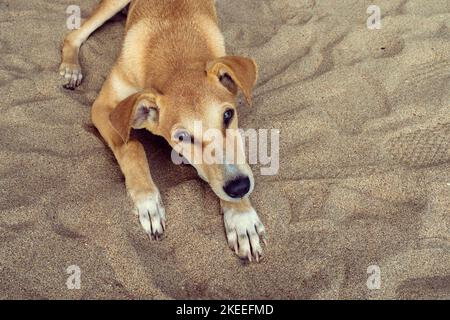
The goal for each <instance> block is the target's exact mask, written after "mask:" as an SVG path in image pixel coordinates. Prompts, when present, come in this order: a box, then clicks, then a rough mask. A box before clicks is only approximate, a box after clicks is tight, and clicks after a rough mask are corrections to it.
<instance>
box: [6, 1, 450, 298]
mask: <svg viewBox="0 0 450 320" xmlns="http://www.w3.org/2000/svg"><path fill="white" fill-rule="evenodd" d="M75 2H76V3H80V4H81V7H82V12H83V16H84V17H86V16H88V15H89V12H90V11H91V9H92V8H93V6H94V5H95V3H96V1H95V0H83V1H75ZM73 3H74V1H73V0H59V1H46V0H33V1H30V0H0V97H1V99H0V101H1V102H0V112H1V115H2V116H1V118H0V133H1V134H0V146H1V148H0V212H1V214H0V242H1V245H0V298H1V299H6V298H13V299H18V298H33V299H38V298H45V299H96V298H99V299H109V298H112V299H119V298H123V299H137V298H140V299H180V298H187V299H197V298H237V299H241V298H255V299H266V298H267V299H280V298H288V299H328V298H329V299H406V298H413V299H422V298H447V299H449V298H450V233H449V230H450V211H449V210H450V209H449V208H450V171H449V169H450V113H449V107H450V81H449V80H450V2H448V1H447V0H379V1H377V4H378V5H379V6H380V7H381V10H382V14H383V20H382V29H381V30H369V29H367V27H366V19H367V18H368V17H369V15H368V14H367V13H366V9H367V7H368V6H369V5H370V4H372V3H371V1H365V0H341V1H335V0H316V1H314V0H264V1H261V0H227V1H221V0H219V1H218V11H219V15H220V19H221V27H222V30H223V31H224V34H225V36H226V41H227V46H228V52H229V53H230V54H240V55H249V56H252V57H254V58H255V59H256V60H257V61H258V63H259V65H260V68H261V72H260V80H259V83H258V87H257V89H256V91H255V98H254V107H253V108H251V109H249V108H243V109H241V119H240V123H241V126H242V127H244V128H267V129H270V128H277V129H281V147H280V148H281V149H280V152H281V154H280V165H281V167H280V172H279V174H278V175H276V176H261V175H260V174H259V172H260V171H259V166H258V165H256V166H254V167H253V168H254V172H255V175H256V182H257V187H256V190H255V192H254V193H253V195H252V200H253V202H254V205H255V208H256V209H257V210H258V212H259V213H260V216H261V218H262V220H263V221H264V223H265V225H266V227H267V229H268V235H269V246H268V247H267V248H266V249H265V259H264V260H263V262H262V263H260V264H251V265H249V264H245V263H242V262H241V261H239V260H238V259H237V258H235V256H234V255H233V253H232V252H231V251H230V250H229V249H228V248H227V245H226V241H225V234H224V231H223V223H222V218H221V214H220V211H219V204H218V200H217V198H216V197H215V196H214V195H213V193H212V192H211V191H210V189H209V187H208V186H207V185H206V184H205V183H203V182H202V181H200V179H198V178H197V177H196V173H195V171H194V170H193V169H192V168H191V167H189V166H175V165H174V164H172V163H171V162H170V149H169V148H168V147H167V145H166V144H165V143H164V142H162V141H161V140H159V139H156V138H154V137H152V136H151V135H150V134H146V133H138V135H140V138H141V139H142V141H145V145H146V149H147V150H148V156H149V159H150V162H151V168H152V172H153V176H154V179H155V181H156V182H157V184H158V185H159V187H160V190H161V193H162V197H163V201H164V203H165V205H166V210H167V213H168V219H169V221H168V231H167V234H166V238H165V239H164V240H163V241H162V242H160V243H156V242H150V241H149V240H148V238H147V237H146V236H145V234H144V233H143V232H142V230H141V227H140V226H139V223H138V220H137V218H136V217H135V216H134V215H133V214H132V211H131V209H132V204H131V202H130V200H129V199H128V198H127V196H126V192H125V186H124V181H123V177H122V175H121V173H120V170H119V167H118V166H117V164H116V163H115V160H114V158H113V156H112V154H111V152H110V151H109V150H108V149H107V148H106V147H105V145H104V144H103V142H102V140H101V139H100V138H99V136H98V134H97V133H96V130H95V129H94V128H93V126H92V124H91V121H90V106H91V105H92V103H93V101H94V100H95V97H96V96H97V94H98V92H99V89H100V87H101V85H102V83H103V81H104V80H105V77H106V76H107V75H108V72H109V70H110V68H111V66H112V64H113V63H114V60H115V57H116V56H117V55H118V52H119V48H120V45H121V41H122V39H123V28H124V19H125V17H124V16H123V15H118V16H117V17H115V18H114V19H113V20H112V21H111V22H108V23H107V24H106V25H105V26H103V27H102V28H100V29H99V30H98V32H96V33H95V34H94V35H93V36H92V37H91V38H90V39H89V41H88V42H87V43H86V44H85V45H84V47H83V48H82V51H81V62H82V65H83V69H84V74H85V80H84V83H83V85H82V86H81V87H80V88H79V89H77V90H76V91H73V92H70V91H66V90H64V89H63V88H62V84H63V81H62V79H60V77H59V75H58V73H57V70H58V63H59V60H60V46H61V42H62V40H63V38H64V35H65V34H66V33H67V32H68V31H67V29H66V27H65V20H66V13H65V10H66V7H67V6H68V5H70V4H73ZM71 265H77V266H79V267H80V269H81V289H80V290H68V288H67V286H66V280H67V278H68V276H69V275H68V274H67V273H66V269H67V268H68V267H69V266H71ZM371 265H377V266H379V268H380V270H381V286H380V289H379V290H371V289H369V288H368V287H367V284H366V282H367V279H368V277H369V274H368V273H367V268H368V267H369V266H371Z"/></svg>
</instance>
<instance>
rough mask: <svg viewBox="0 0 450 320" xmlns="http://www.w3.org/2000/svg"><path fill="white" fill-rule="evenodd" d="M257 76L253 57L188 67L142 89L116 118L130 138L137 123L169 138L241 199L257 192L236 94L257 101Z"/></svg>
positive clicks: (217, 188) (220, 191)
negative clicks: (161, 83)
mask: <svg viewBox="0 0 450 320" xmlns="http://www.w3.org/2000/svg"><path fill="white" fill-rule="evenodd" d="M256 79H257V67H256V65H255V63H254V62H253V60H250V59H246V58H242V57H224V58H221V59H218V60H216V61H213V62H211V63H209V64H208V65H207V66H205V69H202V68H192V69H189V68H185V69H183V70H181V69H180V71H179V72H178V73H176V74H174V75H173V76H172V77H171V79H170V81H169V82H168V84H167V85H166V86H165V88H164V92H161V93H159V92H155V90H150V91H145V92H142V93H137V94H134V95H132V96H130V97H129V98H127V99H125V100H124V101H122V102H121V103H120V104H119V105H118V106H117V107H116V109H115V110H114V111H113V112H112V114H111V117H110V119H111V123H112V125H113V127H114V128H115V129H116V131H117V132H118V133H119V134H120V136H121V137H122V139H123V140H124V141H125V142H127V141H128V139H129V134H130V130H131V128H135V129H142V128H145V129H147V130H149V131H150V132H152V133H154V134H156V135H160V136H162V137H164V138H165V139H166V140H167V142H168V143H169V144H170V145H171V146H172V147H173V148H174V150H175V151H176V154H180V155H182V156H183V157H184V158H185V159H187V160H188V161H189V162H190V163H191V164H192V165H193V166H194V167H195V168H196V169H197V172H198V174H199V175H200V177H201V178H202V179H204V180H205V181H207V182H208V183H209V184H210V185H211V188H212V189H213V191H214V192H215V193H216V194H217V196H219V197H220V198H221V199H223V200H225V201H238V200H240V199H242V198H244V197H246V196H248V195H249V194H250V193H251V192H252V191H253V186H254V179H253V174H252V172H251V169H250V167H249V166H248V164H247V163H246V161H245V153H244V149H243V145H242V140H241V136H240V134H239V131H238V113H237V109H236V97H237V94H238V92H239V91H241V92H242V93H243V94H244V96H245V97H246V99H247V103H248V104H251V92H252V89H253V86H254V85H255V83H256Z"/></svg>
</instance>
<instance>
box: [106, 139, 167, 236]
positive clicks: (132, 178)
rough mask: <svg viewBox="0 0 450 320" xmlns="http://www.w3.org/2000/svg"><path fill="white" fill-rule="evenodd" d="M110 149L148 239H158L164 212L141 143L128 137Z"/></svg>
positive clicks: (163, 220)
mask: <svg viewBox="0 0 450 320" xmlns="http://www.w3.org/2000/svg"><path fill="white" fill-rule="evenodd" d="M113 151H114V155H115V156H116V158H117V161H118V163H119V165H120V168H121V170H122V172H123V174H124V176H125V183H126V186H127V191H128V194H129V195H130V197H131V199H132V200H133V203H134V205H135V213H136V214H137V215H138V216H139V221H140V222H141V225H142V227H143V228H144V230H145V232H146V233H147V234H148V235H149V237H150V238H151V239H155V240H159V239H160V237H161V236H162V234H163V233H164V229H165V220H166V214H165V209H164V206H163V204H162V201H161V195H160V193H159V190H158V188H157V187H156V185H155V183H154V182H153V179H152V177H151V174H150V169H149V166H148V162H147V156H146V154H145V151H144V147H143V146H142V144H141V143H140V142H139V141H137V140H130V141H129V142H128V143H126V144H123V145H121V146H120V147H119V148H115V150H114V149H113Z"/></svg>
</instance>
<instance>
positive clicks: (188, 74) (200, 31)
mask: <svg viewBox="0 0 450 320" xmlns="http://www.w3.org/2000/svg"><path fill="white" fill-rule="evenodd" d="M130 2H131V4H130V7H129V11H128V19H127V22H126V36H125V41H124V44H123V48H122V52H121V54H120V56H119V58H118V60H117V62H116V64H115V65H114V67H113V69H112V72H111V74H110V76H109V77H108V79H107V80H106V82H105V83H104V85H103V88H102V90H101V92H100V95H99V97H98V98H97V100H96V101H95V103H94V105H93V107H92V121H93V123H94V125H95V126H96V127H97V129H98V130H99V132H100V133H101V135H102V136H103V138H104V139H105V140H106V142H107V143H108V145H109V146H110V148H111V149H112V151H113V152H114V155H115V157H116V158H117V161H118V163H119V165H120V168H121V169H122V172H123V174H124V176H125V179H126V186H127V190H128V193H129V195H130V196H131V198H132V200H133V202H134V204H135V206H136V211H137V213H138V215H139V219H140V222H141V224H142V226H143V228H144V230H145V231H146V232H147V233H148V235H149V236H150V237H151V238H152V239H159V238H160V236H161V235H162V234H163V232H164V230H165V221H166V216H165V210H164V207H163V205H162V202H161V196H160V194H159V191H158V188H157V187H156V186H155V184H154V182H153V180H152V177H151V175H150V170H149V166H148V163H147V158H146V155H145V152H144V148H143V146H142V145H141V143H139V142H138V141H137V140H134V139H130V131H131V129H133V128H135V129H142V128H145V129H147V130H149V131H150V132H152V133H153V134H155V135H159V136H162V137H164V138H165V139H166V140H167V141H168V143H169V144H170V145H171V146H172V147H179V144H180V141H181V142H182V144H183V145H184V146H185V147H182V150H186V152H181V153H182V154H183V156H185V157H186V158H187V159H188V160H192V155H191V154H190V151H192V150H195V148H204V147H205V146H208V144H210V143H212V142H211V141H210V140H207V139H205V138H203V137H198V136H195V135H194V122H198V121H200V122H201V124H202V126H204V127H205V128H214V129H217V130H221V131H223V132H225V131H226V130H227V129H237V128H238V119H237V112H236V98H237V94H238V93H239V91H240V92H242V93H243V95H244V96H245V97H246V100H247V102H249V103H251V94H252V89H253V86H254V85H255V83H256V80H257V67H256V64H255V63H254V61H253V60H251V59H247V58H243V57H236V56H226V54H225V46H224V40H223V36H222V34H221V32H220V30H219V28H218V25H217V16H216V10H215V3H214V1H213V0H135V1H130V0H103V1H102V2H101V3H100V5H99V6H98V7H97V9H96V10H95V11H94V13H93V14H92V16H91V17H90V18H89V19H88V20H87V21H86V22H85V23H84V24H83V26H82V27H81V29H79V30H75V31H73V32H71V33H70V34H69V35H68V36H67V38H66V39H65V41H64V46H63V50H62V64H61V68H60V73H61V75H63V76H64V77H65V78H66V79H67V80H68V84H67V85H66V86H68V87H69V88H71V89H73V88H75V87H76V86H78V85H79V84H80V82H81V79H82V74H81V68H80V65H79V62H78V52H79V49H80V46H81V45H82V43H83V42H84V41H85V40H86V39H87V38H88V37H89V35H90V34H91V33H92V32H94V31H95V30H96V29H97V28H98V27H100V26H101V25H102V24H103V23H104V22H106V21H107V20H108V19H110V18H111V17H112V16H114V15H115V14H116V13H118V12H119V11H121V10H122V9H124V8H125V7H126V6H127V5H128V4H129V3H130ZM224 137H225V139H228V138H226V134H224ZM226 144H227V142H226V143H225V145H226ZM189 150H190V151H189ZM239 152H241V153H242V152H243V150H242V151H238V153H239ZM190 162H191V163H192V164H193V166H194V167H195V168H196V169H197V171H198V173H199V175H200V177H202V178H203V179H204V180H205V181H207V182H208V183H209V184H210V185H211V187H212V189H213V191H214V192H215V193H216V194H217V196H218V197H219V198H220V203H221V207H222V210H223V213H224V222H225V229H226V234H227V239H228V243H229V245H230V247H231V248H232V249H233V250H235V252H236V254H238V255H239V257H241V258H244V259H247V258H248V259H249V260H250V261H251V260H252V257H254V258H255V259H256V261H259V259H260V258H261V255H262V249H261V245H260V239H261V238H260V237H263V235H264V226H263V224H262V223H261V221H260V219H259V217H258V215H257V213H256V212H255V210H254V209H253V208H252V205H251V204H250V201H249V199H248V196H249V194H250V193H251V192H252V190H253V187H254V179H253V175H252V172H251V170H250V168H249V166H248V165H247V164H246V163H240V164H238V163H233V162H231V163H230V162H224V164H202V163H194V161H190Z"/></svg>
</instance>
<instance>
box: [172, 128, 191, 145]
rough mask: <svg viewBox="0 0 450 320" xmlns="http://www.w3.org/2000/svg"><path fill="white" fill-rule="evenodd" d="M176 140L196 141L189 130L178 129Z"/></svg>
mask: <svg viewBox="0 0 450 320" xmlns="http://www.w3.org/2000/svg"><path fill="white" fill-rule="evenodd" d="M174 137H175V140H178V141H180V142H188V143H194V139H193V137H192V136H191V135H190V134H189V132H187V131H178V132H177V133H175V136H174Z"/></svg>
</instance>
